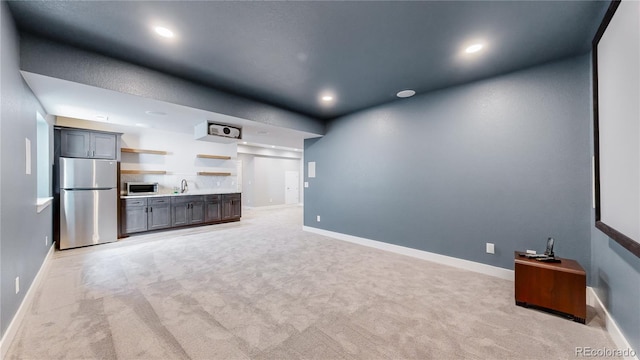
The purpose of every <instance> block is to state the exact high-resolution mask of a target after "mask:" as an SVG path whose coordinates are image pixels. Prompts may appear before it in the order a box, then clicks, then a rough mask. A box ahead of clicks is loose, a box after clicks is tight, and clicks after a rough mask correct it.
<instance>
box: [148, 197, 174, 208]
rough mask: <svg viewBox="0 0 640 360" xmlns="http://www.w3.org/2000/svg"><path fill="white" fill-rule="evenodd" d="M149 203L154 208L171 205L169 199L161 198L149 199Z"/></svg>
mask: <svg viewBox="0 0 640 360" xmlns="http://www.w3.org/2000/svg"><path fill="white" fill-rule="evenodd" d="M147 202H148V203H149V206H153V205H168V204H170V203H171V199H169V197H168V196H167V197H160V198H150V199H147Z"/></svg>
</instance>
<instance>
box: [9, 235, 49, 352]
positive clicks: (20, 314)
mask: <svg viewBox="0 0 640 360" xmlns="http://www.w3.org/2000/svg"><path fill="white" fill-rule="evenodd" d="M55 247H56V245H55V243H54V244H51V246H50V247H49V252H48V253H47V256H45V258H44V261H43V262H42V265H40V269H39V270H38V273H37V274H36V276H35V278H33V282H32V283H31V286H29V290H27V293H26V294H25V296H24V299H22V303H21V304H20V306H19V307H18V311H16V314H15V315H14V316H13V320H11V323H10V324H9V326H8V327H7V331H6V332H5V333H4V336H3V337H2V339H1V340H0V359H4V357H5V356H6V355H7V351H9V346H10V345H11V343H12V342H13V339H14V338H15V336H16V333H17V332H18V328H19V327H20V324H21V323H22V320H23V319H24V316H25V314H26V313H27V311H29V308H30V307H31V303H32V302H33V297H34V296H35V292H36V289H37V288H38V287H39V286H40V282H41V281H42V279H43V278H44V274H45V273H46V272H47V270H48V266H49V260H50V259H51V256H52V254H53V252H54V249H55Z"/></svg>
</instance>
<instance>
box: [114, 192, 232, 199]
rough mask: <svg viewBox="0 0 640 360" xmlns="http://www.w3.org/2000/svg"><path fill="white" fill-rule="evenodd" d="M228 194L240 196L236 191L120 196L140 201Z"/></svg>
mask: <svg viewBox="0 0 640 360" xmlns="http://www.w3.org/2000/svg"><path fill="white" fill-rule="evenodd" d="M230 194H238V195H239V194H240V193H239V192H237V191H232V192H229V191H222V192H215V191H207V192H187V193H184V194H155V195H122V196H120V198H121V199H141V198H157V197H165V196H199V195H230Z"/></svg>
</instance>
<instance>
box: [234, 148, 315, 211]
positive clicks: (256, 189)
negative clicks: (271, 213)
mask: <svg viewBox="0 0 640 360" xmlns="http://www.w3.org/2000/svg"><path fill="white" fill-rule="evenodd" d="M238 151H239V154H238V159H239V160H241V161H242V167H243V171H242V176H243V184H242V203H243V204H244V205H245V206H249V207H259V206H274V205H284V204H285V173H286V172H287V171H298V172H299V173H300V178H301V179H302V177H303V176H302V175H303V174H302V172H301V169H302V160H301V156H302V154H301V153H299V152H287V151H279V150H275V149H259V148H255V149H252V148H249V147H240V146H239V147H238ZM263 153H264V154H269V155H271V156H265V155H256V154H263ZM281 156H286V157H281ZM289 156H294V157H293V158H291V157H289ZM298 196H299V199H300V201H299V202H300V203H302V186H300V187H299V195H298Z"/></svg>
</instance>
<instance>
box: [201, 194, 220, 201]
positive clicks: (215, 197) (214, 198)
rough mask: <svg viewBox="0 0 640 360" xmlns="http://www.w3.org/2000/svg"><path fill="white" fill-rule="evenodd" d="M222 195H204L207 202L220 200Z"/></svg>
mask: <svg viewBox="0 0 640 360" xmlns="http://www.w3.org/2000/svg"><path fill="white" fill-rule="evenodd" d="M220 198H221V196H220V195H205V196H204V201H205V202H209V201H220Z"/></svg>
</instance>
